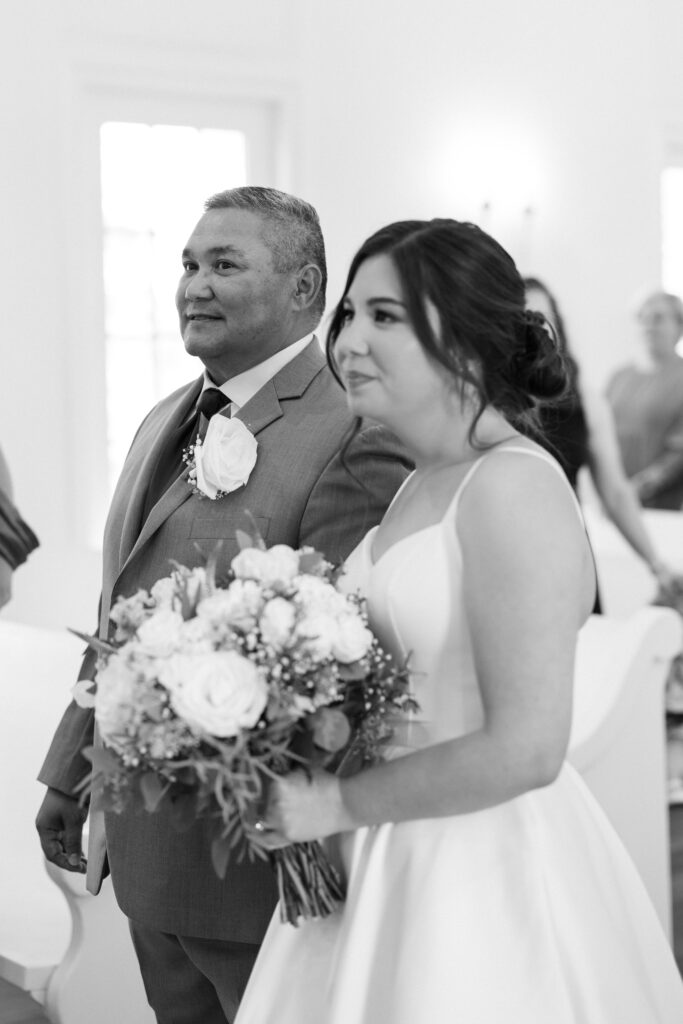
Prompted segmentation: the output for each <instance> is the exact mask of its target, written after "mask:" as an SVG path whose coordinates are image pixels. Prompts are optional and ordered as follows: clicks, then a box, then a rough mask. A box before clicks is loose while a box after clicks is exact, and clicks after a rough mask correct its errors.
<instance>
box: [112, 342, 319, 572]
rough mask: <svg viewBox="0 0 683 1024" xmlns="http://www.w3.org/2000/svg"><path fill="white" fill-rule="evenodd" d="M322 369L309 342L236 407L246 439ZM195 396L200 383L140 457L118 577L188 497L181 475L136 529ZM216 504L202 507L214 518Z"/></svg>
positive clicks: (185, 395)
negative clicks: (162, 458)
mask: <svg viewBox="0 0 683 1024" xmlns="http://www.w3.org/2000/svg"><path fill="white" fill-rule="evenodd" d="M323 366H325V357H324V356H323V354H322V352H321V350H320V346H319V344H318V342H317V340H316V339H315V338H313V340H312V341H311V343H310V344H309V345H307V346H306V348H305V349H304V350H303V352H301V353H300V354H299V355H298V356H296V357H295V358H294V359H292V361H291V362H290V363H287V365H286V366H284V367H283V368H282V370H280V372H279V373H277V374H276V375H275V377H273V378H272V380H269V381H268V382H267V383H266V384H264V386H263V387H262V388H261V389H260V391H258V392H257V393H256V394H255V395H254V397H253V398H251V399H250V400H249V401H248V402H247V403H246V404H245V405H244V406H242V408H241V409H240V410H239V412H238V413H237V418H238V419H241V420H242V422H243V423H244V424H245V426H246V427H248V428H249V430H250V431H251V432H252V434H254V435H255V436H256V435H258V434H259V433H260V432H261V431H262V430H264V429H265V428H266V427H267V426H269V425H270V424H271V423H274V422H275V421H276V420H277V419H279V418H280V417H281V416H283V414H284V413H283V409H282V406H281V404H280V399H295V398H300V397H301V396H302V395H303V394H304V392H305V391H306V389H307V388H308V386H309V385H310V383H311V381H312V380H313V378H314V377H316V376H317V375H318V373H320V371H321V369H322V368H323ZM200 390H201V378H200V380H198V381H195V382H194V384H192V385H191V386H190V387H189V388H188V390H187V391H185V392H184V393H183V394H182V395H181V396H180V398H179V400H178V402H177V404H176V406H175V407H174V408H173V410H172V412H171V414H170V415H169V417H168V419H167V421H166V423H165V425H164V426H163V428H162V429H161V431H160V433H159V435H158V437H156V438H155V440H154V441H153V443H152V444H151V445H150V447H149V451H148V452H147V454H146V455H145V456H144V457H143V460H142V462H141V464H140V469H139V471H138V473H137V476H136V483H135V485H134V487H133V489H132V491H131V493H130V507H129V510H128V512H127V514H126V519H125V522H124V531H123V532H124V535H125V543H124V538H123V537H122V543H121V551H122V555H123V558H122V562H121V569H120V571H121V572H122V571H123V569H125V567H126V565H127V564H128V562H130V560H131V559H132V558H134V557H135V555H136V554H137V553H138V552H139V550H140V548H141V547H143V546H144V545H145V544H146V543H147V541H148V540H149V539H150V537H152V536H153V534H154V533H155V532H156V531H157V530H158V529H159V527H160V526H161V525H162V524H163V523H164V522H165V521H166V520H167V519H168V518H169V516H171V515H173V513H174V512H175V511H176V509H178V508H180V506H181V505H182V504H183V503H184V502H185V501H187V500H188V499H189V498H190V497H191V496H192V491H191V489H190V487H189V486H188V483H187V481H186V479H185V474H182V475H181V476H179V477H178V478H177V479H176V480H175V481H174V482H173V484H172V485H171V486H170V487H169V488H168V490H167V491H166V493H165V494H164V495H162V497H161V498H160V499H159V501H158V502H157V503H156V505H155V506H154V508H153V509H152V510H151V512H150V513H149V515H148V517H147V520H146V522H145V523H143V524H142V528H140V518H139V517H140V509H141V507H142V504H143V502H144V496H145V487H146V483H147V481H148V480H149V477H150V473H151V467H152V466H154V464H155V461H156V460H157V459H158V457H159V454H160V453H161V451H162V450H163V447H164V444H165V442H166V439H167V438H168V436H169V433H171V432H175V431H177V430H178V429H179V427H180V425H181V423H183V422H184V420H185V419H186V417H187V416H188V415H189V414H190V413H191V411H192V408H193V406H194V405H195V403H196V401H197V398H198V396H199V392H200ZM221 500H222V499H220V500H219V501H218V502H213V501H209V500H208V499H207V504H208V505H209V506H212V507H214V508H215V510H216V512H217V513H218V514H220V512H221ZM137 531H139V534H138V535H137V536H136V533H137ZM126 552H128V553H127V555H126V554H125V553H126Z"/></svg>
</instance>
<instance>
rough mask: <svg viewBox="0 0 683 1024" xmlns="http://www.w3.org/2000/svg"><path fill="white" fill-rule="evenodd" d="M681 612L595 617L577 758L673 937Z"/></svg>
mask: <svg viewBox="0 0 683 1024" xmlns="http://www.w3.org/2000/svg"><path fill="white" fill-rule="evenodd" d="M682 647H683V626H682V620H681V618H680V616H679V615H678V614H677V613H676V612H674V611H672V610H671V609H668V608H641V609H639V610H638V611H636V612H634V613H632V614H631V615H628V616H622V617H621V618H612V617H608V616H606V615H592V616H591V617H590V619H589V620H588V622H587V623H586V625H585V626H584V628H583V630H582V631H581V634H580V637H579V644H578V650H577V660H576V671H575V687H574V713H573V722H572V732H571V739H570V746H569V759H570V761H571V762H572V763H573V764H574V766H575V767H576V768H577V770H578V771H579V772H580V773H581V775H582V777H583V778H584V780H585V781H586V783H587V784H588V786H589V787H590V789H591V790H592V792H593V794H594V795H595V797H596V798H597V800H598V802H599V803H600V804H601V805H602V807H603V809H604V810H605V812H606V813H607V816H608V817H609V819H610V820H611V822H612V824H613V825H614V827H615V829H616V831H617V832H618V833H619V835H620V837H621V839H622V841H623V842H624V844H625V846H626V848H627V849H628V851H629V853H630V855H631V857H632V859H633V861H634V862H635V865H636V867H637V868H638V870H639V872H640V875H641V878H642V879H643V882H644V883H645V887H646V888H647V890H648V892H649V894H650V898H651V899H652V901H653V903H654V905H655V908H656V910H657V913H658V914H659V917H660V919H661V921H662V924H663V925H664V928H665V930H666V932H667V935H668V936H669V938H671V934H672V931H671V928H672V922H671V866H670V853H669V817H668V805H667V790H666V739H665V719H664V684H665V682H666V676H667V674H668V670H669V665H670V663H671V660H672V658H674V657H675V656H676V655H677V654H678V653H679V652H680V651H681V648H682Z"/></svg>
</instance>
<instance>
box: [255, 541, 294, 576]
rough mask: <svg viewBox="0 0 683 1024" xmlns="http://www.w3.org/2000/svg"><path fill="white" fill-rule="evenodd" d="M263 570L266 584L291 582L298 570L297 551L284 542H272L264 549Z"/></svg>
mask: <svg viewBox="0 0 683 1024" xmlns="http://www.w3.org/2000/svg"><path fill="white" fill-rule="evenodd" d="M263 571H264V573H265V575H264V577H263V578H262V579H263V582H264V583H266V584H270V585H271V586H272V585H274V584H276V583H277V584H280V585H283V584H287V583H291V581H292V580H293V579H294V577H295V576H296V574H297V573H298V571H299V553H298V552H297V551H295V550H294V549H293V548H290V547H288V546H287V545H286V544H274V545H273V547H272V548H268V550H267V551H266V559H265V563H264V567H263Z"/></svg>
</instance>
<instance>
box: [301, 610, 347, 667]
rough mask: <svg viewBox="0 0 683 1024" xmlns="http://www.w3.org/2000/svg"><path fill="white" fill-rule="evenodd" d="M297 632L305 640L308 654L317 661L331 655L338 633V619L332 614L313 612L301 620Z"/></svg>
mask: <svg viewBox="0 0 683 1024" xmlns="http://www.w3.org/2000/svg"><path fill="white" fill-rule="evenodd" d="M296 632H297V636H299V637H301V639H302V640H304V641H305V648H306V651H307V652H308V654H310V655H311V657H312V658H315V660H316V661H324V660H325V659H326V658H329V657H331V655H332V648H333V646H334V644H335V642H336V640H337V634H338V629H337V623H336V620H335V619H334V618H333V617H332V616H331V615H327V614H326V613H325V612H313V613H311V614H310V615H307V616H306V617H305V618H304V619H302V620H301V622H299V624H298V626H297V628H296Z"/></svg>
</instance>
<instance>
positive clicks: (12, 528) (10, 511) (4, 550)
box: [0, 450, 38, 608]
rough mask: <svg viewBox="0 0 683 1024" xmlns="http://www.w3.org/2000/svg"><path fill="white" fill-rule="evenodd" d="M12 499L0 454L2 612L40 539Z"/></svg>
mask: <svg viewBox="0 0 683 1024" xmlns="http://www.w3.org/2000/svg"><path fill="white" fill-rule="evenodd" d="M13 497H14V489H13V487H12V477H11V476H10V471H9V466H8V465H7V460H6V459H5V456H4V455H3V453H2V450H0V608H2V607H3V606H4V605H6V604H7V603H8V601H9V600H10V598H11V597H12V575H13V573H14V570H15V569H17V568H18V567H19V566H20V565H22V563H23V562H25V561H26V559H27V558H28V556H29V555H30V554H31V552H32V551H34V550H35V548H37V547H38V538H37V537H36V535H35V533H34V532H33V530H32V529H31V527H30V526H28V524H27V523H25V522H24V520H23V519H22V518H21V516H20V514H19V511H18V510H17V508H16V507H15V505H14V503H13V501H12V499H13Z"/></svg>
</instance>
